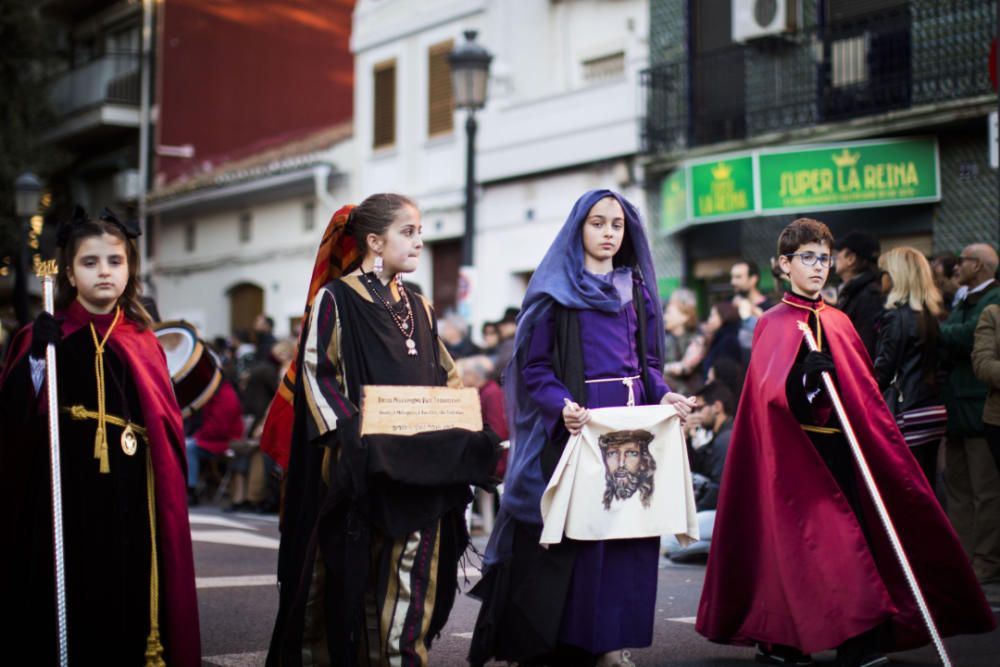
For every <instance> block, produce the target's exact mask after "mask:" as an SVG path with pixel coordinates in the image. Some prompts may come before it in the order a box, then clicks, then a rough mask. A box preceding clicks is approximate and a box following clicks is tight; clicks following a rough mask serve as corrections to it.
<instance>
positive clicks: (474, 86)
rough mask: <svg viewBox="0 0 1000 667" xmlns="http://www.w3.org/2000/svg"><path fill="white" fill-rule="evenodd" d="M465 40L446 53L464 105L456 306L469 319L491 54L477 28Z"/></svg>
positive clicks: (458, 105) (457, 94)
mask: <svg viewBox="0 0 1000 667" xmlns="http://www.w3.org/2000/svg"><path fill="white" fill-rule="evenodd" d="M464 34H465V41H464V42H462V43H461V44H459V45H458V46H456V47H455V48H454V49H452V50H451V53H449V54H448V64H449V65H451V85H452V90H453V91H454V95H455V107H456V108H458V109H465V110H466V111H467V112H468V114H467V115H466V118H465V134H466V145H465V236H464V237H462V269H461V271H460V275H459V289H458V300H459V309H460V311H461V310H464V311H466V312H463V313H462V314H463V316H465V317H466V319H467V320H468V306H469V297H470V296H471V291H472V282H473V279H472V275H473V268H472V266H473V264H472V262H473V244H474V243H475V236H476V110H477V109H482V108H483V106H484V105H485V104H486V84H487V81H488V80H489V73H490V61H492V60H493V55H492V54H490V52H489V51H487V50H486V49H484V48H483V47H482V46H480V45H479V44H478V43H476V41H475V40H476V31H475V30H466V31H465V33H464Z"/></svg>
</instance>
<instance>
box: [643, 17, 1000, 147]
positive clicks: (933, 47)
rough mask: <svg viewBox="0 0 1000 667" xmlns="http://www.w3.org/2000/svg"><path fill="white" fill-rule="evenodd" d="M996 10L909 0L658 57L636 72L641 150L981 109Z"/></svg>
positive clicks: (912, 123)
mask: <svg viewBox="0 0 1000 667" xmlns="http://www.w3.org/2000/svg"><path fill="white" fill-rule="evenodd" d="M995 12H996V5H995V3H994V2H993V1H992V0H959V1H957V2H948V3H921V4H919V5H916V6H915V5H914V4H910V5H907V6H905V7H903V8H901V9H898V10H895V11H890V12H882V13H878V14H871V15H868V16H865V17H862V18H860V19H856V20H853V21H851V22H842V23H838V24H834V25H825V26H812V27H807V28H803V29H801V30H799V31H798V32H797V33H795V34H794V35H792V36H791V37H790V38H785V39H772V40H767V41H763V42H751V43H748V44H746V45H741V44H736V45H733V46H731V47H727V48H725V49H720V50H717V51H713V52H709V53H703V54H699V55H696V56H688V55H687V54H684V55H681V56H679V57H678V58H676V59H674V60H671V61H668V62H663V63H659V64H657V65H655V66H653V67H650V68H649V69H647V70H644V71H643V72H642V74H641V81H640V85H641V90H642V93H643V97H644V100H645V105H644V106H645V112H646V117H645V118H644V119H643V123H642V137H641V138H642V143H643V150H644V151H645V152H647V153H654V154H661V155H663V154H671V153H677V152H679V151H690V150H692V149H697V148H698V147H701V146H705V147H708V146H712V145H716V144H726V143H741V142H751V143H752V141H753V139H754V138H755V137H761V138H766V137H773V136H774V135H782V134H784V135H788V134H793V135H794V134H796V133H798V134H804V133H808V132H809V131H810V129H809V128H817V127H821V128H825V130H827V131H830V132H833V131H837V130H842V129H843V128H853V130H855V131H858V132H863V131H864V127H873V128H876V129H877V128H886V127H888V125H887V124H891V123H895V124H896V125H898V126H899V128H900V129H902V128H905V127H907V124H908V125H909V127H919V126H921V125H924V126H926V125H927V124H933V123H934V122H935V118H938V119H943V118H947V117H953V116H956V115H961V114H963V113H966V114H980V115H982V114H981V113H980V112H981V109H980V107H981V106H983V104H986V103H987V102H988V101H989V99H990V98H991V96H992V100H993V101H992V104H993V105H994V106H995V104H996V102H995V100H996V94H995V92H994V91H993V88H992V86H991V84H990V79H989V68H988V58H989V51H990V41H991V39H992V38H993V35H994V32H995V30H996V13H995ZM980 103H982V104H980Z"/></svg>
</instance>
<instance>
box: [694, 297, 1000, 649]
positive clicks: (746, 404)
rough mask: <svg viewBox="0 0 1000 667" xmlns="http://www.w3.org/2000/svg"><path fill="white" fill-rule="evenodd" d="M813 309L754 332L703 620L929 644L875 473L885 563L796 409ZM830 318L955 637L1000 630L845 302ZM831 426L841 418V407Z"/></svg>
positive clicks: (809, 645)
mask: <svg viewBox="0 0 1000 667" xmlns="http://www.w3.org/2000/svg"><path fill="white" fill-rule="evenodd" d="M786 299H788V300H792V301H796V302H797V303H799V304H808V302H806V301H804V300H801V299H796V297H795V296H793V295H786ZM808 316H809V312H808V311H807V310H802V309H800V308H795V307H792V306H789V305H786V304H784V303H782V304H778V305H777V306H775V307H774V308H772V309H770V310H768V311H767V313H765V314H764V316H763V317H762V318H761V319H760V321H759V322H758V324H757V328H756V330H755V331H754V339H753V348H752V350H753V354H752V355H751V361H750V367H749V369H748V371H747V378H746V382H745V384H744V390H743V395H742V397H741V400H740V404H739V409H738V411H737V414H736V423H735V426H734V429H733V435H732V440H731V441H730V445H729V453H728V454H727V457H726V459H727V460H726V466H725V471H724V473H723V477H722V489H721V495H720V498H719V505H718V510H717V512H718V513H717V515H716V522H715V530H714V532H713V536H712V547H711V551H710V555H709V560H708V569H707V572H706V574H705V587H704V589H703V591H702V596H701V603H700V605H699V608H698V620H697V625H696V629H697V631H698V632H699V633H701V634H702V635H704V636H705V637H707V638H709V639H710V640H712V641H715V642H720V643H726V644H752V643H753V642H770V643H778V644H785V645H789V646H794V647H798V648H799V649H801V650H803V651H805V652H807V653H811V652H815V651H819V650H825V649H830V648H833V647H836V646H838V645H839V644H841V643H842V642H843V641H844V640H846V639H848V638H850V637H853V636H855V635H858V634H860V633H862V632H864V631H866V630H868V629H870V628H872V627H874V626H875V625H877V624H879V623H881V622H883V621H889V623H890V625H891V630H892V640H891V641H892V645H891V646H888V647H886V649H887V650H903V649H908V648H912V647H916V646H920V645H923V644H925V643H927V642H929V641H930V637H929V634H928V633H927V631H926V629H925V628H924V624H923V621H922V618H921V616H920V612H919V610H918V608H917V604H916V602H915V600H914V599H913V596H912V595H911V593H910V590H909V587H908V586H907V584H906V580H905V578H904V575H903V572H902V569H901V568H900V566H899V564H898V563H897V561H896V558H895V555H894V553H893V551H892V547H891V545H890V543H889V539H888V537H887V536H886V533H885V531H884V530H883V528H882V524H881V522H880V521H879V519H878V515H877V514H876V512H875V508H874V505H873V504H872V501H871V499H870V497H869V495H868V492H867V489H866V488H865V486H864V482H863V481H862V480H861V478H860V475H859V476H858V488H859V490H860V495H861V497H862V505H863V507H864V512H865V518H866V522H867V525H868V530H869V533H870V534H871V535H872V536H873V542H874V552H875V559H874V560H873V558H872V553H871V552H870V551H869V549H868V546H867V543H866V542H865V538H864V535H863V534H862V531H861V528H860V526H859V525H858V522H857V520H856V518H855V516H854V514H853V513H852V512H851V508H850V506H849V504H848V502H847V500H846V499H845V497H844V495H843V494H842V493H841V491H840V488H839V486H838V485H837V482H836V481H835V479H834V477H833V475H832V474H831V473H830V472H829V470H828V468H827V467H826V465H825V464H824V462H823V460H822V458H821V457H820V455H819V453H818V452H817V450H816V448H815V447H814V446H813V444H812V442H811V441H810V440H809V438H808V437H807V435H806V433H805V432H804V431H803V430H802V429H801V427H800V426H799V423H798V420H797V419H796V417H795V416H794V414H793V413H792V412H791V410H790V409H789V407H788V400H787V397H786V393H785V381H786V378H787V377H788V373H789V370H790V369H791V366H792V364H793V363H794V362H795V358H796V355H797V353H798V350H799V347H800V346H801V345H802V344H804V343H803V340H802V333H801V331H800V330H799V329H798V327H797V323H798V322H802V321H806V320H807V318H808ZM819 319H820V323H821V325H822V339H823V340H822V345H823V349H824V350H829V351H830V353H831V354H832V356H833V360H834V363H835V365H836V368H837V383H838V385H839V389H840V394H841V400H842V401H843V404H844V408H845V410H846V412H847V415H848V417H849V418H850V419H851V425H852V426H853V428H854V431H855V434H856V435H857V437H858V440H859V442H860V445H861V448H862V450H863V452H864V454H865V457H866V459H867V461H868V465H869V467H870V468H871V471H872V475H873V477H874V478H875V482H876V485H877V487H878V489H879V490H880V493H881V495H882V499H883V501H884V503H885V505H886V508H887V510H888V512H889V515H890V517H891V518H892V521H893V523H894V525H895V527H896V531H897V532H898V534H899V537H900V541H901V542H902V544H903V549H904V551H905V552H906V554H907V556H908V558H909V560H910V564H911V566H912V568H913V570H914V573H915V576H916V578H917V581H918V582H919V584H920V587H921V589H922V590H923V594H924V597H925V599H926V601H927V604H928V606H929V608H930V610H931V615H932V616H933V618H934V620H935V622H936V624H937V627H938V630H939V631H940V632H941V634H942V635H945V636H948V635H954V634H959V633H973V632H988V631H990V630H992V629H993V628H994V627H995V626H996V622H995V620H994V618H993V614H992V612H991V610H990V607H989V605H988V604H987V602H986V600H985V598H984V597H983V594H982V591H981V589H980V587H979V584H978V583H977V581H976V578H975V575H974V574H973V572H972V568H971V567H970V566H969V563H968V560H967V558H966V556H965V553H964V552H963V550H962V547H961V546H960V544H959V541H958V538H957V537H956V535H955V532H954V530H953V529H952V527H951V524H950V523H949V522H948V519H947V517H946V516H945V514H944V512H943V511H942V509H941V507H940V505H939V504H938V501H937V500H936V499H935V497H934V495H933V493H932V491H931V488H930V485H929V484H928V483H927V480H926V479H925V477H924V475H923V473H922V472H921V469H920V466H919V465H918V464H917V462H916V460H915V459H914V458H913V456H912V455H911V454H910V452H909V450H908V449H907V447H906V444H905V443H904V442H903V438H902V436H901V435H900V433H899V430H898V428H897V427H896V422H895V420H894V419H893V417H892V415H891V414H890V413H889V411H888V409H887V408H886V406H885V402H884V401H883V399H882V395H881V394H880V393H879V390H878V386H877V384H876V383H875V380H874V379H873V376H872V366H871V362H870V361H869V358H868V354H867V353H866V352H865V348H864V346H863V345H862V343H861V339H860V338H859V337H858V335H857V333H856V332H855V330H854V327H853V326H852V325H851V322H850V320H849V319H848V318H847V316H846V315H844V314H843V313H842V312H840V311H839V310H837V309H835V308H832V307H829V306H827V307H825V308H822V309H821V310H820V313H819ZM828 425H829V426H839V423H837V417H836V415H833V416H832V418H831V422H830V423H829V424H828ZM844 446H845V447H846V446H849V445H848V444H847V443H846V441H845V443H844Z"/></svg>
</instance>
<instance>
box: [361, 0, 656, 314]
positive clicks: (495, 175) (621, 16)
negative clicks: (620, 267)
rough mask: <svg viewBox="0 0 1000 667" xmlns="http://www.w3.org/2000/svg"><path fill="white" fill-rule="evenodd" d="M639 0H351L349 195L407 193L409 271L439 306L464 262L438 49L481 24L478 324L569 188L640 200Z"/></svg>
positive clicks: (642, 49) (545, 232)
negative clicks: (412, 219)
mask: <svg viewBox="0 0 1000 667" xmlns="http://www.w3.org/2000/svg"><path fill="white" fill-rule="evenodd" d="M647 17H648V4H647V2H645V1H640V0H616V1H614V2H598V1H596V0H579V1H575V2H560V1H557V0H532V1H530V2H526V1H521V0H518V1H512V0H428V1H427V2H422V3H420V11H419V12H415V11H414V5H413V3H411V2H405V1H404V0H361V1H360V2H358V5H357V9H356V10H355V14H354V33H353V35H352V38H351V44H352V50H353V53H354V58H355V81H356V91H355V119H354V124H355V139H356V142H357V151H358V163H359V166H358V190H359V192H360V193H361V195H362V196H363V195H366V194H370V193H373V192H380V191H386V190H393V191H399V192H403V193H405V194H407V195H410V196H412V197H414V198H415V199H416V201H417V202H418V204H419V206H420V208H421V211H422V213H423V227H424V235H423V237H424V242H425V250H424V257H423V259H422V262H421V266H420V268H419V269H418V271H417V274H416V276H415V279H416V280H417V282H418V283H420V284H421V286H422V287H423V289H424V291H425V292H426V293H427V294H428V295H430V296H431V297H432V299H433V301H434V304H435V307H436V309H437V310H438V311H439V315H440V314H443V313H446V312H448V311H450V310H452V309H454V308H455V306H456V303H457V294H456V282H457V275H458V269H459V266H460V264H461V262H462V236H463V235H464V232H465V228H464V217H463V212H464V203H465V201H464V197H465V195H464V187H465V151H466V133H465V121H466V112H464V111H454V109H453V104H452V101H451V100H452V91H451V81H450V79H449V68H448V65H447V52H448V51H450V50H451V49H452V48H453V47H454V46H455V45H456V44H459V43H460V42H461V41H462V40H464V37H463V32H464V31H466V30H475V31H477V36H476V38H475V39H476V42H477V43H479V44H480V45H481V46H483V47H484V48H486V49H487V50H488V51H490V52H491V53H492V55H493V62H492V66H491V70H490V84H489V92H488V98H487V103H486V107H485V108H484V109H483V110H482V111H479V112H477V114H476V120H477V123H478V128H479V130H478V135H477V140H476V141H477V143H476V171H477V182H478V188H477V196H476V203H475V205H476V217H477V225H476V233H475V239H474V248H473V265H474V267H475V273H474V277H473V281H472V290H471V294H472V297H471V299H470V301H469V306H470V309H469V312H468V313H464V314H465V315H467V319H468V320H469V322H470V323H471V324H472V326H473V331H474V332H475V331H478V328H479V326H480V325H481V323H482V322H484V321H486V320H495V319H499V318H500V316H501V315H502V314H503V312H504V310H505V309H506V308H507V307H509V306H517V305H519V304H520V302H521V299H522V297H523V295H524V290H525V288H526V285H527V281H528V279H529V278H530V276H531V273H532V271H533V270H534V269H535V267H536V266H537V265H538V262H539V261H540V260H541V258H542V256H543V255H544V253H545V251H546V249H547V248H548V246H549V244H550V242H551V240H552V239H553V238H554V237H555V234H556V232H557V231H558V229H559V228H560V226H561V225H562V223H563V222H564V220H565V218H566V215H567V214H568V213H569V210H570V208H571V206H572V205H573V202H574V201H575V200H576V199H577V197H579V196H580V195H581V194H583V192H585V191H586V190H588V189H591V188H598V187H608V188H613V189H616V190H619V191H621V192H623V193H624V194H625V195H626V196H627V197H629V198H631V199H632V200H633V201H635V202H636V203H637V204H638V205H640V206H641V203H642V197H643V190H642V187H641V183H640V178H639V176H638V174H637V169H636V159H637V156H638V153H639V135H640V132H639V127H640V126H639V120H640V118H641V116H642V109H641V108H640V106H639V97H638V94H637V91H638V82H639V72H640V71H641V70H643V69H644V68H645V67H646V66H647V63H648V60H647V53H648V51H647V40H648V28H647Z"/></svg>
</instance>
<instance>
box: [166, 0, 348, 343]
mask: <svg viewBox="0 0 1000 667" xmlns="http://www.w3.org/2000/svg"><path fill="white" fill-rule="evenodd" d="M353 5H354V3H353V0H322V1H321V2H313V3H309V6H308V8H305V7H292V6H290V4H289V3H287V2H281V1H280V0H250V1H248V2H241V3H235V4H234V3H211V2H200V1H198V0H166V1H165V3H164V7H163V11H162V12H161V16H160V23H159V30H158V44H159V48H158V51H157V53H158V66H157V70H156V71H157V82H158V83H157V86H156V99H157V101H158V114H157V118H158V122H157V124H156V128H155V133H154V138H155V146H156V151H155V164H154V170H153V171H154V176H153V179H152V180H153V188H152V191H151V192H150V195H149V197H148V213H149V224H148V225H147V227H148V239H149V240H148V245H147V248H148V256H147V265H148V267H149V273H150V285H149V287H150V288H151V292H152V294H153V295H154V297H155V299H156V301H157V304H158V306H159V310H160V313H161V315H162V317H163V318H164V319H185V320H188V321H190V322H192V323H193V324H195V325H197V326H198V327H199V329H200V330H201V332H202V334H203V335H204V336H206V337H209V338H213V337H216V336H229V335H230V334H233V333H237V332H240V331H246V330H250V329H251V328H252V325H253V321H254V319H255V318H256V317H257V315H259V314H261V313H263V314H265V315H268V316H270V317H272V318H273V319H274V321H275V334H276V335H278V336H287V335H289V333H291V332H293V331H294V327H295V326H296V324H297V322H298V320H299V318H301V316H302V311H303V307H304V305H305V297H306V291H307V289H308V286H309V277H310V275H311V273H312V267H313V261H314V259H315V256H316V251H317V249H318V246H319V242H320V239H321V237H322V233H323V229H324V228H325V226H326V223H327V221H328V219H329V217H330V215H331V214H332V212H333V211H334V210H335V209H336V208H338V207H339V206H340V205H342V204H344V203H346V202H348V201H351V200H352V199H353V191H352V188H353V187H354V178H353V174H354V171H355V153H354V148H353V142H352V132H353V130H352V126H351V115H352V113H353V91H354V83H353V73H354V69H353V68H354V66H353V62H352V58H351V54H350V50H349V45H348V40H349V36H350V30H351V13H352V11H353Z"/></svg>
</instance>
